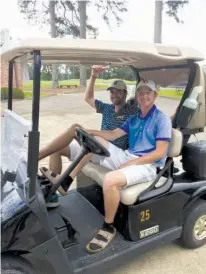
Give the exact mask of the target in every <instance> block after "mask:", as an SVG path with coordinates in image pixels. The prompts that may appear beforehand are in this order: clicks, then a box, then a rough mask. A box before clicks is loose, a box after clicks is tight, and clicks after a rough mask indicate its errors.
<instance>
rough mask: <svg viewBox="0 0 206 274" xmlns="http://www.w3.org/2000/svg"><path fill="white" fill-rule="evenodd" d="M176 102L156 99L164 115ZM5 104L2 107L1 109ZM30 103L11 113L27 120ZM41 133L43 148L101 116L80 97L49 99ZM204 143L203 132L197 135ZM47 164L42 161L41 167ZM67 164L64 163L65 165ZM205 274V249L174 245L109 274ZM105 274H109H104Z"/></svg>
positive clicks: (97, 122) (99, 95) (44, 101)
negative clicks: (76, 125) (74, 126)
mask: <svg viewBox="0 0 206 274" xmlns="http://www.w3.org/2000/svg"><path fill="white" fill-rule="evenodd" d="M96 96H97V98H99V99H103V100H104V101H108V93H107V92H97V93H96ZM177 105H178V101H176V100H171V99H170V100H169V99H165V98H159V99H158V100H157V106H158V107H160V108H161V109H162V110H163V111H165V112H167V113H169V114H170V115H171V114H173V111H175V109H176V106H177ZM4 106H5V104H3V107H4ZM31 106H32V102H31V101H30V100H25V101H24V102H22V101H16V102H14V105H13V109H14V110H15V111H16V112H17V113H18V114H21V115H23V116H24V117H25V118H28V119H30V117H31V115H30V114H29V113H30V112H31ZM40 110H41V115H40V130H41V138H40V139H41V143H40V145H41V146H42V145H44V144H46V143H47V142H49V141H50V140H51V139H52V138H54V137H55V136H57V135H58V134H59V133H60V132H62V130H63V129H65V128H66V127H68V126H69V125H71V124H72V123H74V122H77V123H81V124H82V125H84V126H87V127H89V128H99V126H100V122H101V116H100V115H97V114H96V113H95V111H94V110H93V109H91V108H90V107H89V106H87V105H86V104H85V102H84V99H83V94H70V95H62V96H52V97H49V98H44V99H42V100H41V106H40ZM199 138H201V139H203V138H204V139H206V132H204V133H203V134H200V135H199ZM47 163H48V162H47V160H44V161H43V162H41V164H42V165H46V164H47ZM67 163H68V161H67V160H65V161H64V164H67ZM133 273H141V274H151V273H152V274H166V273H167V274H174V273H178V274H205V273H206V246H204V247H202V248H200V249H197V250H185V249H182V248H181V247H179V246H178V245H176V244H170V245H166V246H163V247H159V248H158V249H156V250H153V251H150V252H148V253H146V254H144V255H143V256H140V257H138V258H137V259H135V260H133V261H131V262H128V263H127V262H125V265H124V266H123V267H121V268H118V269H116V271H114V272H112V273H109V274H133ZM107 274H108V273H107Z"/></svg>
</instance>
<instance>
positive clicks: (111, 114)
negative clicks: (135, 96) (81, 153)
mask: <svg viewBox="0 0 206 274" xmlns="http://www.w3.org/2000/svg"><path fill="white" fill-rule="evenodd" d="M95 106H96V109H97V113H101V114H102V124H101V130H114V129H116V128H120V127H121V126H122V125H123V123H124V122H125V121H126V120H127V118H128V117H129V116H131V115H134V114H136V113H137V112H138V110H139V107H138V105H137V104H131V105H130V104H125V106H124V107H123V108H122V109H121V110H120V111H119V112H115V108H114V105H113V104H107V103H103V102H102V101H100V100H97V99H96V100H95ZM111 143H113V144H114V145H116V146H117V147H119V148H121V149H123V150H126V149H128V146H129V145H128V136H127V135H124V136H122V137H120V138H118V139H116V140H114V141H111Z"/></svg>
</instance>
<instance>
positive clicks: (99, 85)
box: [23, 79, 183, 99]
mask: <svg viewBox="0 0 206 274" xmlns="http://www.w3.org/2000/svg"><path fill="white" fill-rule="evenodd" d="M114 80H116V79H110V80H104V79H97V80H96V84H95V88H96V89H107V87H108V86H109V84H110V83H111V82H112V81H114ZM125 83H126V84H127V85H134V84H135V81H125ZM59 84H61V85H69V84H70V85H78V86H79V79H71V80H66V81H59ZM32 85H33V81H28V82H27V83H24V85H23V88H24V90H29V89H32ZM51 86H52V81H41V88H51ZM62 90H63V89H62ZM28 92H29V91H26V94H25V97H26V98H29V97H31V96H32V94H31V92H30V93H28ZM158 94H159V96H166V97H171V98H177V99H181V97H182V95H183V91H181V92H176V89H161V90H159V91H158ZM44 95H46V93H45V92H41V96H44Z"/></svg>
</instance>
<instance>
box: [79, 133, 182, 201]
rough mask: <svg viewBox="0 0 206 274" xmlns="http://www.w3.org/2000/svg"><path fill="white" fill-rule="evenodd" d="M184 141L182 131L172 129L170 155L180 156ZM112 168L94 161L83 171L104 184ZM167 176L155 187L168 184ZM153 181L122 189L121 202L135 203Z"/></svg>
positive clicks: (99, 183) (171, 156) (95, 180)
mask: <svg viewBox="0 0 206 274" xmlns="http://www.w3.org/2000/svg"><path fill="white" fill-rule="evenodd" d="M182 143H183V136H182V133H181V132H180V131H179V130H177V129H172V141H171V143H170V145H169V150H168V157H169V158H174V157H178V156H179V155H180V153H181V149H182ZM109 171H110V170H109V169H107V168H105V167H102V166H100V165H96V164H93V163H91V162H90V163H88V164H87V165H86V166H85V167H84V168H83V169H82V173H83V174H84V175H86V176H87V177H89V178H90V179H92V180H93V181H94V182H96V183H97V184H98V185H100V186H102V185H103V181H104V177H105V175H106V173H107V172H109ZM167 181H168V180H167V178H166V177H163V176H162V177H160V179H159V180H158V182H157V184H156V185H155V188H160V187H162V186H164V185H165V184H167ZM168 182H169V181H168ZM152 183H153V181H149V182H146V183H141V184H136V185H134V186H129V187H127V188H125V189H123V190H121V202H122V203H123V204H125V205H133V204H134V203H135V202H136V201H137V200H138V198H139V196H140V194H141V193H143V191H145V190H146V189H148V188H149V187H150V186H151V185H152Z"/></svg>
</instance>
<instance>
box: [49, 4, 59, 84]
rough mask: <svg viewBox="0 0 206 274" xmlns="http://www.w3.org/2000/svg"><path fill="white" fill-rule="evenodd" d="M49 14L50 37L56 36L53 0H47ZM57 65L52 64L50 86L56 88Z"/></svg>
mask: <svg viewBox="0 0 206 274" xmlns="http://www.w3.org/2000/svg"><path fill="white" fill-rule="evenodd" d="M49 15H50V27H51V37H52V38H56V37H57V30H56V24H55V1H49ZM58 76H59V75H58V65H56V64H52V88H58V87H59V83H58Z"/></svg>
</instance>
